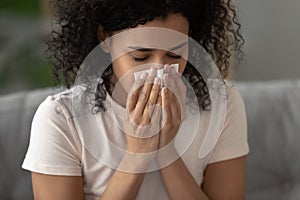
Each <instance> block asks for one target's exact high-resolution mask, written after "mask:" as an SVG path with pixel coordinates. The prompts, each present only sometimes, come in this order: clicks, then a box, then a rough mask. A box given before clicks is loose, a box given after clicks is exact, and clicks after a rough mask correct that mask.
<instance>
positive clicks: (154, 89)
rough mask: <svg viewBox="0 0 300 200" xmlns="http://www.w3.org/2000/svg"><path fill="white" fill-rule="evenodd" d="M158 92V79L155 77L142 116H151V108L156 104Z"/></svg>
mask: <svg viewBox="0 0 300 200" xmlns="http://www.w3.org/2000/svg"><path fill="white" fill-rule="evenodd" d="M159 92H160V79H159V78H158V77H155V79H154V84H153V86H152V90H151V93H150V96H149V100H148V103H147V106H146V108H145V110H144V113H143V115H144V116H146V115H148V117H151V116H152V113H153V110H154V108H153V107H154V105H155V104H156V102H157V99H158V97H159Z"/></svg>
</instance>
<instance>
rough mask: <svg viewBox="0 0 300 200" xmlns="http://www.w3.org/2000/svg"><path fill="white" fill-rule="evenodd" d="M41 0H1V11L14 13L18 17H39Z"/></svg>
mask: <svg viewBox="0 0 300 200" xmlns="http://www.w3.org/2000/svg"><path fill="white" fill-rule="evenodd" d="M40 3H41V2H40V0H25V1H24V0H0V11H8V12H13V13H14V14H17V15H29V16H38V15H39V14H40Z"/></svg>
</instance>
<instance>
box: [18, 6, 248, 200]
mask: <svg viewBox="0 0 300 200" xmlns="http://www.w3.org/2000/svg"><path fill="white" fill-rule="evenodd" d="M55 5H56V6H57V8H58V9H57V16H58V25H59V27H58V29H56V30H54V31H53V32H52V39H51V40H50V41H49V42H48V46H49V48H48V51H47V52H48V56H49V58H50V59H51V61H52V62H53V65H54V69H55V74H56V76H57V77H58V78H61V77H63V81H64V82H65V85H66V86H67V88H71V90H66V92H62V93H59V94H57V95H54V96H49V97H48V98H47V99H46V100H45V101H44V102H43V103H42V104H41V105H40V107H39V109H38V110H37V112H36V114H35V117H34V120H33V123H32V130H31V140H30V146H29V149H28V152H27V155H26V158H25V160H24V163H23V168H25V169H27V170H30V171H32V183H33V191H34V196H35V199H39V200H48V199H51V200H53V199H55V200H68V199H70V200H71V199H72V200H77V199H78V200H80V199H86V200H96V199H102V200H105V199H113V200H117V199H231V200H232V199H243V198H244V192H245V174H244V173H245V155H246V154H247V153H248V151H249V148H248V144H247V137H246V118H245V110H244V106H243V102H242V99H241V97H240V96H239V94H238V92H237V91H236V90H235V89H234V88H232V87H230V85H229V84H228V83H227V82H225V86H226V91H227V97H228V99H227V101H226V106H227V112H226V118H225V123H224V126H223V127H222V130H221V131H220V133H219V134H218V137H217V138H216V140H214V141H212V142H211V143H212V144H213V146H212V149H211V150H210V151H209V152H208V153H207V154H205V155H204V156H202V157H201V156H199V155H198V153H199V149H200V147H201V144H202V142H203V135H205V134H203V132H202V131H203V130H204V128H203V126H202V125H199V127H200V129H201V128H203V130H200V131H199V132H197V134H196V136H195V139H194V141H193V143H192V144H191V145H190V146H189V148H188V149H187V150H186V151H185V152H184V153H183V154H180V155H177V150H176V147H175V146H176V145H173V144H174V138H175V137H176V135H177V134H178V132H179V129H180V127H181V126H184V124H185V122H183V119H185V116H183V112H182V110H181V107H182V105H184V104H186V102H185V94H186V91H185V90H186V88H185V84H184V83H183V82H182V80H181V77H180V74H182V75H183V77H185V78H186V79H187V80H188V82H189V83H190V84H191V86H192V88H193V89H194V90H195V94H196V96H197V99H198V103H199V108H200V109H201V113H202V115H201V123H202V122H203V121H206V120H207V119H208V118H209V117H208V116H209V114H210V106H211V102H212V101H211V98H210V96H209V92H208V89H207V85H206V84H205V81H204V79H203V78H202V76H201V75H200V74H199V73H197V70H196V69H195V68H193V66H191V65H190V64H189V63H188V62H187V59H186V56H182V55H178V54H176V53H174V52H173V51H171V50H170V51H168V50H162V49H156V48H149V46H145V45H144V46H143V47H142V48H141V47H140V46H138V48H137V47H136V46H135V48H132V49H131V50H130V51H125V52H122V53H123V54H122V53H117V55H120V54H121V56H116V55H115V54H116V53H115V52H116V51H118V50H120V49H122V48H120V45H121V47H123V46H127V47H128V45H129V41H131V42H132V41H134V42H136V40H138V39H137V37H135V35H132V34H129V36H128V35H127V37H123V39H121V40H120V41H119V42H118V44H117V45H115V46H114V44H111V43H109V42H107V41H109V40H108V39H109V38H110V37H113V36H115V35H117V34H120V33H121V34H122V33H125V31H129V33H132V32H130V31H132V30H133V31H134V30H140V28H142V29H146V30H149V29H147V28H160V29H167V30H171V31H175V32H176V33H180V34H182V35H185V36H190V37H191V38H193V39H194V40H195V41H197V42H198V43H200V44H201V45H202V46H203V48H204V49H205V50H206V51H207V52H208V53H209V54H210V55H211V56H212V57H213V58H214V61H215V63H216V65H217V66H218V68H219V71H220V74H221V76H222V79H225V78H226V76H227V75H228V71H229V69H230V57H231V54H232V53H233V52H232V51H231V50H230V48H232V47H233V48H234V49H235V50H237V51H239V49H240V43H241V41H242V39H241V36H240V35H239V33H238V28H239V24H238V23H237V22H236V21H235V20H236V13H235V10H234V7H233V6H232V5H231V2H230V1H221V0H204V1H198V0H191V1H186V0H179V1H175V0H174V1H172V0H166V1H162V0H154V1H141V0H128V1H127V0H122V1H121V0H81V1H75V2H73V1H70V0H58V1H57V2H56V4H55ZM125 35H126V34H125ZM141 35H143V34H141ZM128 37H130V39H128ZM121 38H122V37H121ZM151 39H153V38H151ZM143 40H144V41H143V42H145V41H150V42H153V41H151V40H149V35H148V37H147V31H146V32H145V35H144V37H143ZM99 43H101V44H102V45H101V48H102V50H103V51H105V52H106V53H107V54H108V55H110V57H111V60H112V63H111V65H110V66H109V67H108V68H107V69H106V70H105V72H104V73H103V74H101V77H102V80H103V81H100V82H99V83H98V85H97V87H96V89H97V91H96V92H95V95H94V97H95V99H93V103H92V105H93V111H95V112H94V113H93V114H94V115H96V116H97V119H98V121H97V122H94V121H93V120H92V118H88V114H87V115H76V114H74V112H73V111H74V110H73V109H74V108H72V106H71V104H72V102H73V99H74V98H77V97H75V96H76V95H74V93H73V92H72V91H74V90H72V88H74V85H75V82H76V76H78V73H79V68H80V66H81V64H82V62H84V59H85V58H86V57H87V55H88V54H89V52H91V51H92V50H93V49H94V48H95V47H97V45H98V44H99ZM107 43H108V44H107ZM158 43H159V42H158ZM145 44H149V43H147V42H145ZM122 45H123V46H122ZM187 45H188V44H184V43H183V44H182V45H181V46H180V44H179V46H180V48H182V49H183V51H184V50H186V48H187V47H186V46H187ZM173 46H177V47H178V45H176V44H175V43H174V45H173ZM130 47H132V46H130ZM185 53H186V54H187V53H188V52H187V51H185ZM183 55H184V53H183ZM150 63H157V64H161V65H160V66H163V67H164V75H163V77H162V78H161V79H160V78H156V75H157V73H158V72H157V70H159V69H161V68H162V67H158V68H155V67H154V68H152V69H151V70H150V72H149V73H142V75H140V76H139V78H138V79H137V80H136V81H134V80H132V79H131V82H130V81H129V83H126V84H124V83H121V86H118V84H119V83H120V82H122V81H121V79H122V78H123V77H127V76H129V77H130V76H131V77H132V73H133V71H135V69H136V68H137V67H138V66H140V65H143V64H146V65H147V64H150ZM174 63H178V64H179V67H178V73H176V70H174V69H173V68H172V67H170V65H168V64H174ZM161 85H162V88H161ZM87 93H89V91H88V90H85V92H84V94H80V95H79V96H80V97H82V96H84V95H85V94H87ZM114 94H117V95H114ZM122 97H123V98H122ZM107 101H109V102H112V103H113V104H114V106H116V107H117V108H118V109H120V110H122V109H123V111H124V110H126V113H127V115H126V117H125V118H121V119H123V120H124V125H125V126H124V130H123V132H125V134H124V138H123V139H124V141H123V140H122V141H121V142H120V143H121V144H122V145H124V146H123V147H124V149H125V150H126V153H125V154H123V155H122V157H121V159H120V160H119V161H120V162H119V163H118V165H117V166H116V167H115V168H114V167H111V166H109V165H108V164H107V163H106V162H105V161H103V160H101V159H97V158H99V157H97V155H96V153H95V152H93V150H91V149H92V148H91V147H90V146H87V145H86V143H85V141H87V137H88V135H89V132H92V127H94V126H100V131H101V132H105V134H106V135H108V137H112V139H111V140H114V137H115V136H116V135H117V132H118V131H120V130H118V131H117V129H114V130H116V132H113V131H110V130H112V129H110V128H112V126H111V125H110V123H112V122H113V121H114V118H113V117H114V116H113V114H112V113H111V112H108V111H107V110H106V109H107V108H108V107H109V106H107V104H106V102H107ZM88 103H91V102H88ZM88 103H87V104H88ZM148 105H151V106H153V105H160V106H161V107H155V108H152V109H151V106H148ZM95 108H96V109H95ZM161 108H162V109H163V110H164V111H162V109H161ZM187 115H188V116H189V113H188V114H187ZM188 116H187V117H188ZM99 119H100V120H99ZM162 119H164V120H162ZM187 119H189V118H187ZM132 121H133V122H132ZM153 121H154V122H155V123H151V122H153ZM161 121H163V122H164V123H162V122H161ZM78 123H82V124H84V125H80V126H79V125H78ZM187 123H189V122H187ZM149 124H150V125H153V124H159V125H158V128H159V131H158V133H155V134H153V135H151V136H149V137H138V135H139V134H148V133H149V132H148V131H151V130H154V129H155V127H153V126H150V128H149V129H146V131H144V132H143V131H141V130H145V129H142V128H143V127H145V126H148V125H149ZM190 124H191V123H190ZM135 125H137V126H135ZM107 127H109V128H107ZM156 128H157V127H156ZM79 129H80V130H79ZM189 131H190V130H189ZM120 132H122V131H120ZM90 140H91V141H92V142H94V144H96V145H97V144H98V143H97V142H98V141H97V138H93V137H92V138H90ZM95 141H96V142H95ZM103 141H104V140H101V141H100V140H99V146H98V148H97V149H96V150H98V151H99V152H100V154H101V152H106V154H105V155H112V156H111V157H110V158H111V159H114V158H113V157H114V154H113V153H111V152H110V148H109V147H106V144H107V143H105V142H103ZM119 141H120V140H119V139H117V140H116V143H118V142H119ZM100 144H101V145H100ZM169 144H171V145H169ZM165 146H169V147H170V149H171V150H170V151H171V153H170V154H168V155H167V156H166V155H163V154H160V151H159V150H160V149H163V148H164V147H165ZM149 152H150V153H152V152H155V153H154V154H153V155H154V157H153V159H152V160H151V159H150V160H148V159H144V157H142V159H140V158H141V157H139V159H134V160H133V157H131V156H130V155H132V153H134V154H136V155H140V154H141V153H142V154H143V153H149ZM171 154H172V155H175V157H174V158H175V159H171V161H170V162H169V163H167V164H162V165H161V164H160V163H161V162H164V160H165V159H167V158H169V157H171ZM101 158H102V157H101ZM153 160H154V161H155V162H157V163H158V164H157V166H158V167H156V168H155V169H156V170H150V171H147V170H143V169H147V167H148V166H150V163H151V162H153ZM141 166H142V168H141ZM128 167H129V168H130V170H128V169H129V168H128ZM126 169H127V170H126ZM140 169H142V170H140Z"/></svg>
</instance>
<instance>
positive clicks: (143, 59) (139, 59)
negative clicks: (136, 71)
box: [133, 55, 182, 62]
mask: <svg viewBox="0 0 300 200" xmlns="http://www.w3.org/2000/svg"><path fill="white" fill-rule="evenodd" d="M168 56H169V57H171V58H173V59H180V58H182V56H181V55H178V56H171V55H168ZM147 58H148V57H144V58H136V57H134V56H133V59H134V61H136V62H143V61H145V60H147Z"/></svg>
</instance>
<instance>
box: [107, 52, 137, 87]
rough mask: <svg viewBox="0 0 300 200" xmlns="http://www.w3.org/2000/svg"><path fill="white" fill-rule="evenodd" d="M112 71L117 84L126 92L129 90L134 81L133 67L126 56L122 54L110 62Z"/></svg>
mask: <svg viewBox="0 0 300 200" xmlns="http://www.w3.org/2000/svg"><path fill="white" fill-rule="evenodd" d="M112 66H113V73H114V76H115V78H116V79H117V81H118V84H116V85H119V86H122V87H123V88H124V89H125V90H126V92H128V91H129V90H130V88H131V87H132V85H133V83H134V76H133V69H134V66H133V65H132V63H131V62H130V60H129V59H128V58H126V56H122V57H120V58H118V59H117V60H115V61H114V62H113V63H112Z"/></svg>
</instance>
